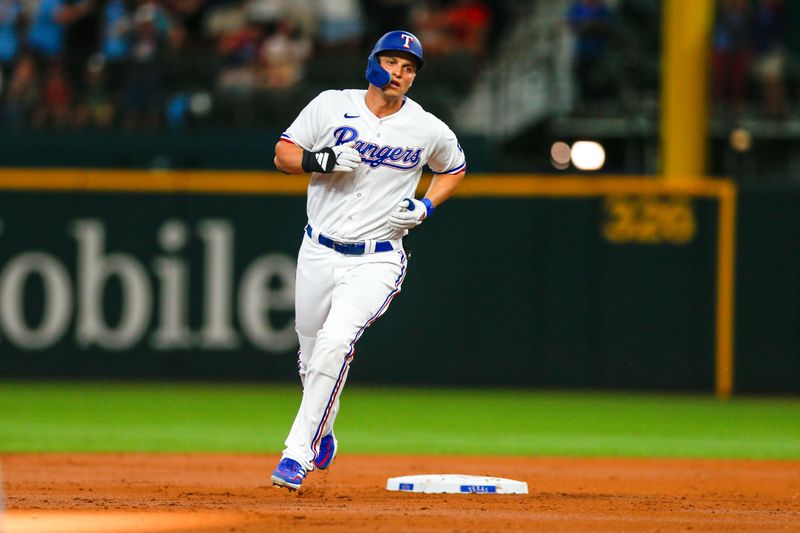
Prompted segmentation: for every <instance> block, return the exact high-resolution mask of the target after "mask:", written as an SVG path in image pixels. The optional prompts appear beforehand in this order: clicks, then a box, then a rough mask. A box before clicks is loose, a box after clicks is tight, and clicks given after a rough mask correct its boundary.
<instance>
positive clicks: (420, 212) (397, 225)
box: [389, 198, 435, 230]
mask: <svg viewBox="0 0 800 533" xmlns="http://www.w3.org/2000/svg"><path fill="white" fill-rule="evenodd" d="M434 210H435V208H434V207H433V203H431V201H430V200H428V199H427V198H423V199H422V200H415V199H413V198H403V200H402V201H401V202H400V203H399V204H397V207H395V209H394V211H393V212H392V214H391V215H389V225H390V226H391V227H392V228H394V229H396V230H406V229H411V228H415V227H417V226H419V225H420V224H422V221H423V220H425V219H426V218H428V217H429V216H430V215H432V214H433V212H434Z"/></svg>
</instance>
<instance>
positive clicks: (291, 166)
mask: <svg viewBox="0 0 800 533" xmlns="http://www.w3.org/2000/svg"><path fill="white" fill-rule="evenodd" d="M302 158H303V150H302V148H299V147H297V146H295V145H293V144H288V143H285V142H282V141H280V142H278V144H277V145H275V156H274V157H273V158H272V162H273V164H274V165H275V168H277V169H278V170H280V171H281V172H283V173H284V174H302V173H303V165H302Z"/></svg>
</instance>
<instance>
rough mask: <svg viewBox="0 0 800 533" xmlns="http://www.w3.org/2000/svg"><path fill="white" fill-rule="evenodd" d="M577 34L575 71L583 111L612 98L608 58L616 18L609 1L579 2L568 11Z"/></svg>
mask: <svg viewBox="0 0 800 533" xmlns="http://www.w3.org/2000/svg"><path fill="white" fill-rule="evenodd" d="M567 23H568V24H569V27H570V28H571V29H572V31H573V33H574V34H575V44H574V51H573V60H572V69H573V76H574V79H575V82H576V86H577V87H576V88H577V94H576V98H577V102H578V105H579V107H580V106H584V105H586V104H591V103H595V102H597V101H599V100H603V99H605V98H607V97H609V96H611V92H612V90H613V83H612V81H611V80H610V79H609V78H610V75H609V74H610V73H609V72H608V71H607V55H608V49H609V43H610V41H611V33H612V29H613V23H614V16H613V13H612V12H611V8H610V7H609V6H608V4H607V3H606V1H605V0H577V1H575V2H574V3H573V4H572V5H571V6H570V8H569V10H568V11H567Z"/></svg>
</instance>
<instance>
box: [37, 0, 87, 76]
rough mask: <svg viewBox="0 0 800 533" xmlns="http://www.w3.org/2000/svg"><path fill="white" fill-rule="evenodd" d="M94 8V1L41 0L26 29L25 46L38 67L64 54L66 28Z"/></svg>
mask: <svg viewBox="0 0 800 533" xmlns="http://www.w3.org/2000/svg"><path fill="white" fill-rule="evenodd" d="M93 8H94V0H81V1H79V2H77V3H75V4H69V3H67V2H66V0H42V1H41V2H40V3H39V5H38V8H37V9H36V12H35V14H34V16H33V20H32V21H31V26H30V28H29V29H28V38H27V44H28V48H29V50H30V51H31V52H32V53H33V57H34V60H35V61H36V62H37V66H38V67H42V68H44V67H46V66H47V64H48V63H49V62H50V61H52V60H54V59H57V58H58V57H59V56H61V55H62V53H63V52H64V36H65V31H66V27H67V26H68V25H70V24H72V23H73V22H75V21H76V20H78V19H79V18H81V17H83V16H85V15H86V14H87V13H89V12H90V11H91V10H92V9H93Z"/></svg>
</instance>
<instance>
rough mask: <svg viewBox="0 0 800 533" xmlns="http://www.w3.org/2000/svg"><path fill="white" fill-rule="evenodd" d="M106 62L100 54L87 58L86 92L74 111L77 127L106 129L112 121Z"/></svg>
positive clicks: (112, 110) (112, 105) (112, 106)
mask: <svg viewBox="0 0 800 533" xmlns="http://www.w3.org/2000/svg"><path fill="white" fill-rule="evenodd" d="M105 68H106V61H105V59H104V57H103V55H102V54H95V55H93V56H92V57H90V58H89V61H88V63H87V65H86V90H85V94H84V96H83V98H82V100H81V101H80V102H79V103H78V104H77V106H76V109H75V125H76V126H78V127H86V126H89V127H98V128H108V127H110V126H111V125H112V122H113V120H114V108H115V105H114V101H113V98H112V96H111V95H110V94H109V91H108V89H107V76H106V70H105Z"/></svg>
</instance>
